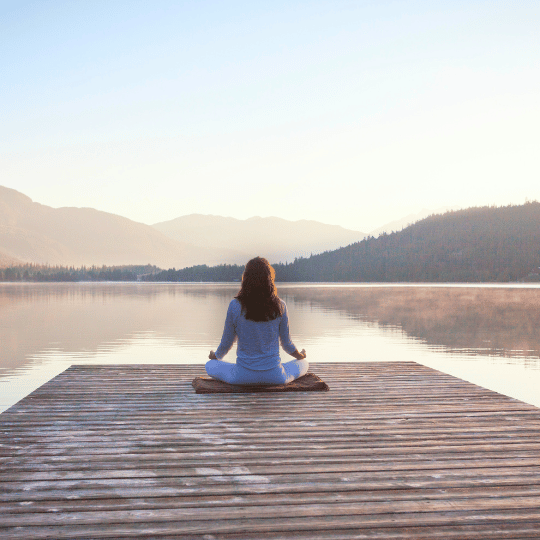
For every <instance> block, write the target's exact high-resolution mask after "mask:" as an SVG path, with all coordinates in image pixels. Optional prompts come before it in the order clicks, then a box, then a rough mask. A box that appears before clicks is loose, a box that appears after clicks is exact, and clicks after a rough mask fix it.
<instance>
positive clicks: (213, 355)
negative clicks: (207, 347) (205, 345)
mask: <svg viewBox="0 0 540 540" xmlns="http://www.w3.org/2000/svg"><path fill="white" fill-rule="evenodd" d="M208 358H210V360H217V359H218V357H217V356H216V353H215V352H214V351H210V354H209V355H208Z"/></svg>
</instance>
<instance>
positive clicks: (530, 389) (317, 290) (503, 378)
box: [0, 283, 540, 411]
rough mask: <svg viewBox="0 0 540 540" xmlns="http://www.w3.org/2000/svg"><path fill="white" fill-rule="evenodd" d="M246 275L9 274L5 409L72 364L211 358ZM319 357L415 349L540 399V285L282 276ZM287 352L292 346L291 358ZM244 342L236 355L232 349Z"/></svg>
mask: <svg viewBox="0 0 540 540" xmlns="http://www.w3.org/2000/svg"><path fill="white" fill-rule="evenodd" d="M237 291H238V284H179V283H171V284H169V283H167V284H165V283H163V284H159V283H158V284H150V283H121V284H116V283H115V284H113V283H61V284H58V283H54V284H52V283H51V284H0V411H2V410H5V409H6V408H8V407H9V406H11V405H13V404H14V403H16V402H17V401H18V400H19V399H21V398H22V397H24V396H25V395H27V394H28V393H29V392H31V391H32V390H34V389H35V388H37V387H38V386H40V385H41V384H43V383H44V382H45V381H47V380H49V379H50V378H51V377H53V376H55V375H56V374H58V373H60V372H62V371H63V370H64V369H66V368H67V367H69V366H70V365H72V364H93V363H107V364H119V363H128V364H137V363H158V364H162V363H183V364H192V363H193V364H204V362H206V360H207V356H208V351H209V350H210V349H215V348H216V347H217V345H218V344H219V340H220V338H221V332H222V329H223V323H224V320H225V313H226V310H227V306H228V303H229V301H230V300H231V298H232V297H233V296H234V295H235V294H236V293H237ZM278 291H279V294H280V296H281V297H282V298H283V299H284V300H285V301H286V302H287V306H288V309H289V317H290V325H291V335H292V338H293V341H294V342H295V344H296V345H297V347H298V348H305V349H306V350H307V353H308V360H309V361H310V362H311V363H312V371H314V372H316V363H317V362H333V361H335V362H363V361H379V362H381V361H384V362H386V361H390V362H391V361H404V360H406V361H416V362H419V363H421V364H425V365H428V366H431V367H434V368H436V369H440V370H441V371H445V372H447V373H451V374H452V375H456V376H458V377H461V378H464V379H466V380H469V381H471V382H474V383H476V384H479V385H481V386H484V387H487V388H491V389H493V390H496V391H498V392H501V393H504V394H506V395H510V396H512V397H516V398H518V399H521V400H523V401H527V402H529V403H532V404H534V405H537V406H540V397H539V396H538V395H537V394H538V392H537V388H538V387H540V336H539V333H538V331H537V329H538V327H539V324H540V287H538V286H534V285H527V286H516V285H514V286H508V285H501V286H485V285H484V286H477V285H475V286H455V285H454V286H451V285H450V286H441V285H363V284H355V285H341V284H337V285H335V284H327V285H325V284H318V285H312V284H278ZM283 355H285V356H286V354H285V353H282V358H285V356H283ZM234 359H235V352H234V349H233V350H232V351H231V352H230V353H229V354H228V355H227V357H226V360H228V361H234Z"/></svg>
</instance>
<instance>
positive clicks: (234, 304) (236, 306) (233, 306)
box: [229, 298, 242, 311]
mask: <svg viewBox="0 0 540 540" xmlns="http://www.w3.org/2000/svg"><path fill="white" fill-rule="evenodd" d="M229 309H230V310H232V311H242V304H241V303H240V300H238V298H233V299H232V300H231V301H230V302H229Z"/></svg>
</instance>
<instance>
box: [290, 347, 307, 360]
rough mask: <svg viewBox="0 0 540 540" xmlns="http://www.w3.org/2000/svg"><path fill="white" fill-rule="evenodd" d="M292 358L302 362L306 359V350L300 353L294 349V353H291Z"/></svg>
mask: <svg viewBox="0 0 540 540" xmlns="http://www.w3.org/2000/svg"><path fill="white" fill-rule="evenodd" d="M293 356H294V357H295V358H296V359H297V360H303V359H304V358H305V357H306V349H302V350H301V351H298V349H296V351H294V353H293Z"/></svg>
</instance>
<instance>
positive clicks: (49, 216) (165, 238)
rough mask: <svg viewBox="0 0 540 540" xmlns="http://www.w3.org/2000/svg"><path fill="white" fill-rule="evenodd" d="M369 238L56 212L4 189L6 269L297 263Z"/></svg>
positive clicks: (279, 225)
mask: <svg viewBox="0 0 540 540" xmlns="http://www.w3.org/2000/svg"><path fill="white" fill-rule="evenodd" d="M364 236H365V234H364V233H362V232H359V231H352V230H349V229H344V228H343V227H339V226H336V225H326V224H323V223H319V222H317V221H306V220H300V221H288V220H285V219H280V218H275V217H268V218H261V217H253V218H250V219H247V220H238V219H234V218H226V217H220V216H203V215H197V214H193V215H190V216H182V217H179V218H177V219H174V220H171V221H165V222H162V223H157V224H155V225H153V226H152V225H146V224H143V223H138V222H135V221H132V220H130V219H128V218H125V217H122V216H118V215H115V214H111V213H107V212H102V211H99V210H96V209H93V208H51V207H49V206H45V205H42V204H39V203H37V202H34V201H32V199H30V198H29V197H27V196H26V195H24V194H22V193H20V192H18V191H16V190H14V189H10V188H7V187H3V186H0V267H6V266H12V265H16V264H25V263H35V264H49V265H53V266H54V265H63V266H77V267H78V266H92V265H97V266H101V265H111V266H113V265H137V264H153V265H156V266H158V267H161V268H184V267H188V266H192V265H198V264H218V263H228V264H245V262H246V261H247V260H248V259H249V258H251V257H253V256H255V255H261V256H264V257H266V258H268V259H269V260H271V261H272V262H277V261H283V262H287V261H292V260H294V259H295V258H296V257H302V256H309V255H310V254H311V253H320V252H322V251H325V250H332V249H336V248H338V247H341V246H346V245H349V244H351V243H352V242H357V241H359V240H361V239H362V238H364Z"/></svg>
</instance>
